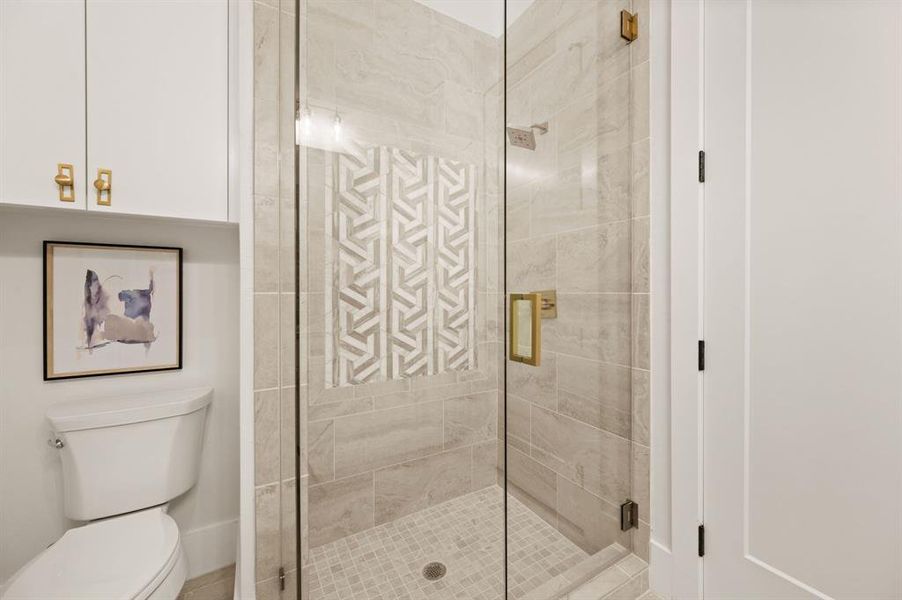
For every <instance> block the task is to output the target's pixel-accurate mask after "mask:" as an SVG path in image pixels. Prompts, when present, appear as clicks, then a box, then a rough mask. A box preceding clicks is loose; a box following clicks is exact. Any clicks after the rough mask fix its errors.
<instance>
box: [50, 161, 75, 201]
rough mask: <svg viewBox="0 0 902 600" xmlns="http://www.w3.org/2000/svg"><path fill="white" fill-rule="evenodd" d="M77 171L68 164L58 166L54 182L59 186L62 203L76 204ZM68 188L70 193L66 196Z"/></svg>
mask: <svg viewBox="0 0 902 600" xmlns="http://www.w3.org/2000/svg"><path fill="white" fill-rule="evenodd" d="M74 172H75V169H74V168H73V167H72V165H70V164H68V163H58V164H57V165H56V177H54V178H53V182H54V183H56V185H57V186H59V192H60V202H75V176H74V174H73V173H74ZM66 188H69V193H68V194H66Z"/></svg>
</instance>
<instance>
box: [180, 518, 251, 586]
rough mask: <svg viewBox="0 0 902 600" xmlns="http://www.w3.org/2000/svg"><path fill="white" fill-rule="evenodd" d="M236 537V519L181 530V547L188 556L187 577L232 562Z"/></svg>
mask: <svg viewBox="0 0 902 600" xmlns="http://www.w3.org/2000/svg"><path fill="white" fill-rule="evenodd" d="M237 539H238V519H232V520H230V521H220V522H219V523H213V524H211V525H206V526H204V527H199V528H197V529H192V530H191V531H183V532H182V548H184V549H185V554H186V555H187V557H188V579H194V578H195V577H200V576H201V575H206V574H207V573H210V572H212V571H215V570H216V569H221V568H223V567H227V566H228V565H231V564H233V563H234V562H235V548H236V544H237Z"/></svg>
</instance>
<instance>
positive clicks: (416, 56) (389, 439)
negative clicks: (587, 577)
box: [297, 0, 505, 600]
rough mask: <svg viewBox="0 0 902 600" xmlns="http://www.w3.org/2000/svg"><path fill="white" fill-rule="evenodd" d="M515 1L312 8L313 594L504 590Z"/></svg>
mask: <svg viewBox="0 0 902 600" xmlns="http://www.w3.org/2000/svg"><path fill="white" fill-rule="evenodd" d="M503 8H504V7H503V4H502V0H493V1H489V2H484V3H483V4H482V6H481V11H479V12H480V14H479V15H476V16H475V18H474V15H473V14H469V16H468V12H470V11H455V10H454V3H447V2H444V3H442V2H433V1H431V0H422V1H415V0H341V1H340V0H300V9H299V13H300V19H299V40H300V43H299V50H300V61H299V62H300V69H299V77H298V79H299V94H298V100H299V101H298V105H297V113H298V114H297V136H298V141H299V153H298V163H299V166H298V174H299V176H298V215H299V228H298V238H299V239H298V261H299V263H298V272H299V285H298V294H299V298H298V304H299V307H300V310H299V313H300V318H299V326H298V335H299V362H300V381H299V389H300V400H299V411H298V414H299V421H300V432H301V433H300V436H299V439H300V443H301V453H302V457H301V460H300V463H299V469H300V473H299V476H300V486H299V490H300V505H301V510H300V515H299V524H298V527H299V533H300V540H301V542H300V544H301V559H300V560H301V566H302V569H301V576H302V588H301V589H302V594H301V595H302V597H303V598H305V599H309V600H326V599H329V600H333V599H340V600H347V599H350V598H374V597H383V598H386V599H400V598H416V599H421V598H446V597H459V598H474V599H475V598H489V599H492V600H495V599H500V598H503V597H504V583H505V580H504V564H505V561H504V541H505V537H504V525H505V521H504V493H503V485H504V477H503V471H502V469H503V443H502V436H503V431H502V428H501V427H500V426H499V423H500V422H501V419H502V418H503V410H502V401H503V395H502V394H501V385H502V377H500V375H499V374H500V373H503V370H502V363H503V360H504V350H503V347H502V346H503V325H502V322H503V316H502V313H503V290H502V282H503V279H502V277H501V268H502V262H501V260H502V259H501V254H502V253H501V249H502V248H503V246H502V242H501V241H500V240H501V239H502V236H503V225H502V224H501V223H502V220H501V216H502V215H503V210H502V208H501V196H502V189H503V188H502V175H503V171H502V165H503V162H502V160H501V156H502V150H503V130H504V121H503V117H502V114H503V92H504V85H503V68H502V67H503V60H502V51H503V41H502V40H503V31H502V30H503V21H504V19H503ZM439 9H443V10H450V13H451V14H445V13H443V12H440V11H439Z"/></svg>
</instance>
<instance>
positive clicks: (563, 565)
mask: <svg viewBox="0 0 902 600" xmlns="http://www.w3.org/2000/svg"><path fill="white" fill-rule="evenodd" d="M515 4H520V3H514V2H510V3H509V6H508V27H507V36H506V63H507V64H506V94H505V96H506V133H507V140H506V161H505V162H506V165H505V166H506V194H505V196H506V202H505V205H506V211H505V216H506V220H505V237H506V264H505V267H506V269H505V270H506V278H505V279H506V292H507V293H508V295H509V298H511V299H512V300H517V299H519V298H521V297H523V296H528V295H530V294H538V295H539V304H540V312H541V315H540V316H541V318H540V319H538V320H537V321H533V322H532V323H537V325H533V327H539V328H540V330H541V331H540V336H539V338H540V339H539V342H538V347H536V348H526V350H524V349H523V346H524V345H528V341H524V340H523V339H522V338H523V334H522V331H518V326H519V323H521V322H522V321H523V316H522V315H521V314H520V309H519V308H518V307H519V306H521V305H523V302H522V301H519V300H517V301H515V302H513V306H514V309H515V310H513V311H511V312H509V313H508V319H507V333H508V342H509V344H510V348H509V356H508V358H509V360H506V361H505V363H504V364H505V370H506V425H507V435H506V465H507V490H508V506H507V546H508V552H507V585H508V596H507V597H508V598H510V599H521V598H522V599H524V600H525V599H526V598H529V599H535V600H552V599H554V598H558V597H559V596H560V595H561V594H563V593H564V592H566V591H568V590H572V589H575V588H576V587H578V586H579V585H581V584H582V583H585V581H587V580H588V579H589V578H591V577H593V576H594V575H597V574H598V573H599V572H601V570H603V569H604V568H606V567H608V566H610V565H612V564H613V563H614V562H616V561H617V560H619V559H620V558H622V557H623V556H625V555H626V554H627V553H629V552H630V550H631V549H632V535H633V534H632V531H633V530H630V529H628V530H626V531H624V530H622V529H621V505H622V504H624V503H625V502H626V501H627V500H628V499H630V498H631V496H632V488H631V483H632V482H631V464H632V459H631V455H632V452H633V448H632V404H633V398H632V395H633V392H634V390H633V381H634V372H636V369H634V367H636V366H637V365H635V364H634V353H633V331H634V328H633V312H634V306H635V305H636V302H637V298H638V297H639V296H640V294H634V292H639V291H643V290H639V289H637V288H636V287H635V286H634V280H633V273H632V271H633V269H632V263H633V261H632V254H633V249H632V243H631V242H632V232H633V228H634V226H636V223H635V222H634V220H633V218H632V217H633V214H632V211H633V208H632V207H633V197H632V174H631V160H632V154H633V150H634V146H633V142H634V141H635V139H634V133H635V131H634V127H633V125H634V124H633V120H632V118H631V112H632V111H631V66H632V60H633V57H631V52H632V51H633V48H632V47H631V46H630V44H629V43H628V42H627V41H626V40H625V39H622V38H621V35H620V19H621V10H630V9H631V6H630V2H629V0H627V1H612V0H568V1H566V2H560V1H557V0H535V1H534V2H532V3H527V7H526V9H525V10H524V11H522V12H520V11H519V10H512V9H514V7H515ZM522 6H523V5H522V4H520V6H519V8H522ZM646 135H647V134H646ZM645 225H646V227H647V221H645ZM646 291H647V290H646ZM512 326H513V327H512ZM520 328H521V329H522V326H520ZM512 333H513V334H514V335H513V336H511V334H512ZM533 337H535V336H533ZM524 352H526V353H528V354H530V355H532V356H536V357H538V360H535V361H533V362H534V363H535V364H530V362H528V361H524V360H522V355H523V353H524ZM645 366H646V367H647V365H645ZM646 456H647V454H646ZM639 509H640V511H647V510H648V507H647V506H640V507H639Z"/></svg>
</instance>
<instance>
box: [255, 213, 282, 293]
mask: <svg viewBox="0 0 902 600" xmlns="http://www.w3.org/2000/svg"><path fill="white" fill-rule="evenodd" d="M278 235H279V206H278V199H277V198H273V197H272V196H255V198H254V291H257V292H278V291H279V245H278Z"/></svg>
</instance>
